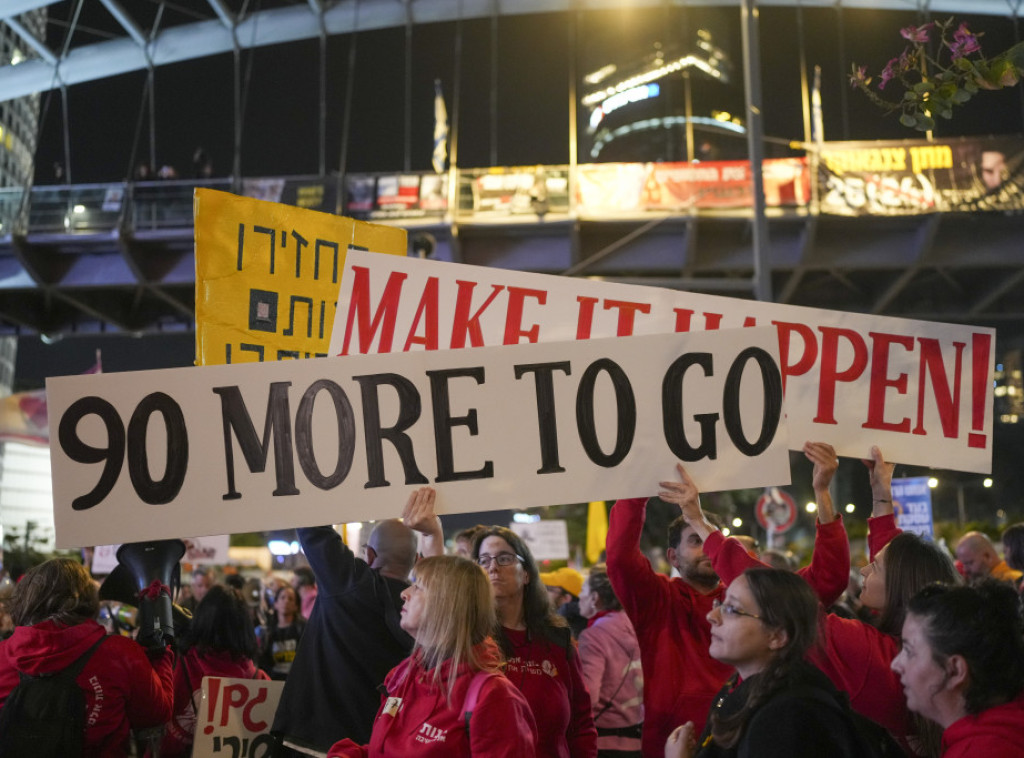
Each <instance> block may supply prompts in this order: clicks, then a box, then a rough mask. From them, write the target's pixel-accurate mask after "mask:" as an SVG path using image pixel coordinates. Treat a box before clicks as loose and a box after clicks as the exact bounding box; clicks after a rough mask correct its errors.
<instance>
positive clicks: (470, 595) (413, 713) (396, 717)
mask: <svg viewBox="0 0 1024 758" xmlns="http://www.w3.org/2000/svg"><path fill="white" fill-rule="evenodd" d="M402 601H403V603H404V604H403V606H402V619H401V626H402V628H403V629H404V630H405V631H406V632H408V633H409V634H410V635H412V637H413V638H414V639H415V645H414V646H413V651H412V655H410V656H409V657H408V658H407V659H405V660H404V661H402V663H400V664H399V665H398V666H396V667H395V668H394V669H392V671H391V672H390V673H389V674H388V675H387V678H386V679H385V680H384V694H383V697H382V701H381V707H380V710H379V711H378V712H377V718H376V719H375V720H374V723H373V733H372V734H371V736H370V744H369V745H365V746H360V745H357V744H356V743H354V742H353V741H352V740H348V739H346V740H342V741H341V742H337V743H335V744H334V746H333V747H332V748H331V750H330V752H329V753H328V756H330V757H331V758H383V756H395V755H403V756H417V757H421V756H422V757H423V758H432V757H434V756H437V757H438V758H440V757H441V756H444V757H445V758H447V757H448V756H471V757H472V758H533V756H534V755H535V744H536V742H535V740H536V729H535V727H534V722H533V716H532V715H531V713H530V706H529V704H528V703H527V702H526V699H525V698H524V697H523V696H522V694H520V692H519V691H518V690H517V689H516V688H515V687H514V686H513V685H512V683H511V682H509V680H508V679H507V678H506V677H505V675H504V674H503V673H502V663H503V661H502V656H501V652H500V650H499V649H498V646H497V645H496V644H495V642H494V641H493V640H492V639H491V637H490V635H491V633H492V631H493V630H494V623H495V616H494V600H493V598H492V596H491V590H490V587H489V585H488V582H487V577H486V576H485V575H484V573H483V572H482V571H481V570H480V568H479V567H478V566H477V565H476V564H475V563H473V562H472V561H468V560H466V559H465V558H459V557H457V556H436V557H432V558H423V559H421V560H420V561H419V562H418V563H417V564H416V568H415V569H414V570H413V576H412V584H411V585H410V586H409V587H407V588H406V589H405V590H404V591H403V592H402Z"/></svg>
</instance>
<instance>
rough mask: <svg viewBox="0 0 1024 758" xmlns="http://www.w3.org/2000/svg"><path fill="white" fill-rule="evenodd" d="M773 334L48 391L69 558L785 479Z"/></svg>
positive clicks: (63, 542)
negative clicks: (427, 494) (426, 491)
mask: <svg viewBox="0 0 1024 758" xmlns="http://www.w3.org/2000/svg"><path fill="white" fill-rule="evenodd" d="M777 355H778V341H777V339H776V336H775V332H774V330H772V329H739V330H732V331H728V332H721V333H717V334H713V333H706V334H689V335H679V334H664V335H652V336H648V337H637V338H634V339H628V340H623V339H608V340H589V341H580V342H568V343H546V344H538V345H518V346H514V347H498V348H484V349H480V350H449V351H434V352H417V353H407V354H396V355H366V356H352V357H348V358H343V359H329V360H327V359H325V360H309V361H307V360H303V361H278V362H274V363H264V364H238V365H233V366H207V367H200V368H183V369H168V370H163V371H145V372H137V373H119V374H104V375H98V376H77V377H58V378H52V379H50V380H48V382H47V396H48V399H49V407H50V433H51V436H52V438H53V439H54V440H55V441H56V442H55V444H53V445H52V446H51V452H50V455H51V468H52V473H53V498H54V522H55V527H56V533H57V545H58V546H59V547H72V546H78V545H83V544H84V545H92V544H96V543H102V542H112V541H120V542H136V541H140V540H148V539H156V538H163V537H180V536H182V531H183V530H187V531H189V532H192V534H194V535H205V534H224V533H231V532H238V531H259V530H272V529H280V528H287V527H295V526H312V525H316V524H325V523H338V522H342V521H346V522H348V521H365V520H371V519H379V518H386V517H390V516H398V515H400V514H401V510H402V507H403V505H404V503H405V501H406V499H407V497H408V495H409V492H410V491H411V490H412V489H413V488H414V487H418V486H422V485H427V484H430V485H433V486H436V487H437V489H438V502H437V504H436V509H437V511H438V513H441V514H444V513H460V512H470V511H479V510H487V509H494V510H498V509H505V508H513V507H515V508H522V507H529V506H536V505H549V504H551V503H572V502H587V501H589V500H597V499H610V498H618V497H624V496H636V495H644V494H650V493H652V492H655V491H656V489H657V486H658V482H660V481H662V480H664V479H665V478H666V477H672V476H675V464H676V462H677V461H679V460H682V461H684V462H685V463H686V465H687V467H688V468H689V470H690V472H691V475H692V476H693V478H694V479H695V481H696V482H697V483H698V484H699V486H700V487H701V489H702V490H705V491H714V490H722V489H734V488H738V487H754V486H764V485H768V484H785V483H787V482H788V481H789V454H788V452H787V445H788V441H787V439H786V434H785V431H784V425H783V409H782V383H781V372H780V370H779V365H778V358H777Z"/></svg>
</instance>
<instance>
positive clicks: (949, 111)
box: [939, 108, 953, 119]
mask: <svg viewBox="0 0 1024 758" xmlns="http://www.w3.org/2000/svg"><path fill="white" fill-rule="evenodd" d="M939 115H940V116H942V117H943V118H946V119H949V118H953V109H952V108H946V109H945V110H942V111H939Z"/></svg>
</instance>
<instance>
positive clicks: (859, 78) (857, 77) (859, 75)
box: [850, 66, 868, 89]
mask: <svg viewBox="0 0 1024 758" xmlns="http://www.w3.org/2000/svg"><path fill="white" fill-rule="evenodd" d="M867 81H868V67H867V66H857V68H856V69H855V70H854V72H853V73H852V74H851V75H850V86H851V87H853V88H854V89H856V88H857V86H858V85H860V84H867Z"/></svg>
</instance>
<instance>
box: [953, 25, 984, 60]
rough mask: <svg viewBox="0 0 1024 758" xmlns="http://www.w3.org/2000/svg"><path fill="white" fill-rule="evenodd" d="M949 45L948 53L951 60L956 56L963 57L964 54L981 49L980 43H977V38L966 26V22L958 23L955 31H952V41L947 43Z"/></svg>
mask: <svg viewBox="0 0 1024 758" xmlns="http://www.w3.org/2000/svg"><path fill="white" fill-rule="evenodd" d="M947 44H948V46H949V54H950V57H951V58H952V59H953V60H956V59H957V58H963V57H964V56H965V55H970V54H971V53H976V52H978V51H979V50H981V45H980V44H978V38H977V37H976V36H974V35H973V34H971V32H970V30H968V28H967V24H960V26H959V27H958V28H957V30H956V31H955V32H953V41H952V42H950V43H947Z"/></svg>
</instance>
